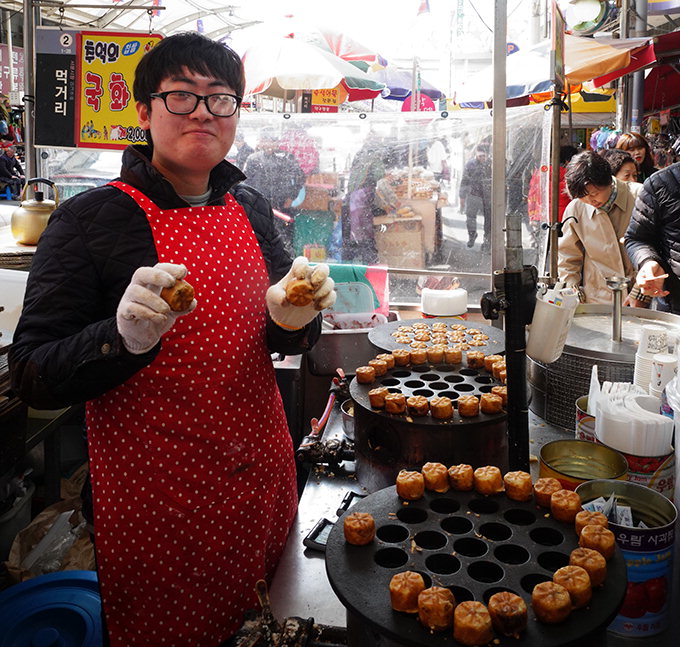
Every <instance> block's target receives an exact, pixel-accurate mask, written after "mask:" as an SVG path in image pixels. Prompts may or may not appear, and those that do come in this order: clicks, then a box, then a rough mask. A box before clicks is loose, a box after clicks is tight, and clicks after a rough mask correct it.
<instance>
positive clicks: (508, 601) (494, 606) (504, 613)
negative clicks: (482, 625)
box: [489, 591, 528, 638]
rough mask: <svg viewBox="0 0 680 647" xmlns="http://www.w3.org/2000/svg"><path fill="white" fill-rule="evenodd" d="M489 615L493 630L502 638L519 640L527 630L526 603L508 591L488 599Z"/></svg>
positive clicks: (495, 594)
mask: <svg viewBox="0 0 680 647" xmlns="http://www.w3.org/2000/svg"><path fill="white" fill-rule="evenodd" d="M489 615H490V616H491V624H492V625H493V628H494V629H495V630H496V631H497V632H498V633H499V634H501V635H503V636H513V637H514V638H519V635H520V634H521V633H522V632H523V631H524V630H525V629H526V628H527V618H528V612H527V605H526V602H524V600H523V599H522V598H521V597H520V596H519V595H515V594H514V593H510V591H502V592H500V593H494V594H493V595H492V596H491V597H490V598H489Z"/></svg>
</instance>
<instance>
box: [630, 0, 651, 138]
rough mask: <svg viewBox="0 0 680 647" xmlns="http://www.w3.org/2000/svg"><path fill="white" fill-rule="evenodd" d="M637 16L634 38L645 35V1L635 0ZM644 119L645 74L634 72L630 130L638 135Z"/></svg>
mask: <svg viewBox="0 0 680 647" xmlns="http://www.w3.org/2000/svg"><path fill="white" fill-rule="evenodd" d="M635 8H636V11H637V16H636V18H635V34H634V36H636V37H644V36H646V35H647V0H637V2H636V3H635ZM644 117H645V73H644V72H635V74H634V75H633V100H632V110H631V115H630V129H631V131H632V132H635V133H639V132H640V131H641V130H642V120H643V119H644Z"/></svg>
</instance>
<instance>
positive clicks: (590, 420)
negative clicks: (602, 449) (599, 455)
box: [575, 395, 597, 443]
mask: <svg viewBox="0 0 680 647" xmlns="http://www.w3.org/2000/svg"><path fill="white" fill-rule="evenodd" d="M575 435H576V440H587V441H589V442H591V443H596V442H597V436H595V416H593V415H591V414H590V413H588V396H587V395H582V396H581V397H580V398H578V399H577V400H576V434H575Z"/></svg>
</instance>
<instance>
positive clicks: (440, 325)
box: [432, 321, 446, 332]
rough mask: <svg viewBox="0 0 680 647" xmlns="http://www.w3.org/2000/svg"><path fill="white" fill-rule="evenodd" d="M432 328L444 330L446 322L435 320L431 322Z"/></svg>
mask: <svg viewBox="0 0 680 647" xmlns="http://www.w3.org/2000/svg"><path fill="white" fill-rule="evenodd" d="M432 330H443V331H444V332H446V324H445V323H444V322H443V321H436V322H435V323H433V324H432Z"/></svg>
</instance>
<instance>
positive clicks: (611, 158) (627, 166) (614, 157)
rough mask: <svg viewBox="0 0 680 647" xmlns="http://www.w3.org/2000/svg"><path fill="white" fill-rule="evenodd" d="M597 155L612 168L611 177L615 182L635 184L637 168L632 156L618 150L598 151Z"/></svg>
mask: <svg viewBox="0 0 680 647" xmlns="http://www.w3.org/2000/svg"><path fill="white" fill-rule="evenodd" d="M599 153H600V155H601V156H602V157H604V158H605V159H606V160H607V162H609V166H611V168H612V175H613V176H614V177H615V178H616V179H617V180H623V181H624V182H637V178H638V168H637V164H636V163H635V160H634V159H633V156H632V155H630V154H629V153H627V152H626V151H622V150H620V149H618V148H605V149H604V150H601V151H599Z"/></svg>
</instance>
